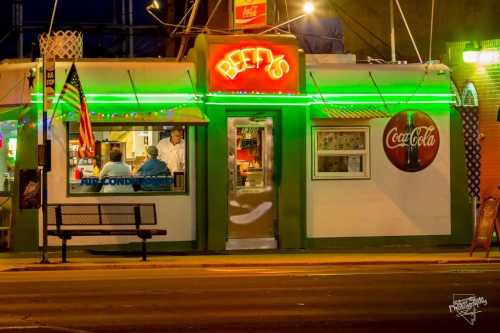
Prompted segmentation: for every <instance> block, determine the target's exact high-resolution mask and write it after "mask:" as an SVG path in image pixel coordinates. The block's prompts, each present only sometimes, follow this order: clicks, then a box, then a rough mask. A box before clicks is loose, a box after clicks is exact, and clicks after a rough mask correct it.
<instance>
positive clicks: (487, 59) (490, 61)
mask: <svg viewBox="0 0 500 333" xmlns="http://www.w3.org/2000/svg"><path fill="white" fill-rule="evenodd" d="M499 62H500V54H499V53H498V51H496V50H483V51H481V53H479V64H481V65H494V64H498V63H499Z"/></svg>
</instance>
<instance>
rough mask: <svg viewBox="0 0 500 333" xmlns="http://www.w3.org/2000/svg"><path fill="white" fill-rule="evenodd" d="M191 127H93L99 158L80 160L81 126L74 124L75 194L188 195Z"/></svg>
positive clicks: (71, 177) (71, 152) (70, 177)
mask: <svg viewBox="0 0 500 333" xmlns="http://www.w3.org/2000/svg"><path fill="white" fill-rule="evenodd" d="M186 130H187V127H186V126H170V125H161V126H133V125H113V126H103V125H96V124H94V125H93V131H94V137H95V141H96V157H95V158H79V157H78V148H79V141H78V137H79V123H69V125H68V134H69V135H68V180H69V192H70V194H91V193H108V194H114V195H130V194H133V193H136V194H147V193H157V194H161V193H169V192H176V193H185V192H186V191H187V184H186V179H187V160H186V158H187V157H186V156H187V152H186V147H187V137H186V135H187V131H186Z"/></svg>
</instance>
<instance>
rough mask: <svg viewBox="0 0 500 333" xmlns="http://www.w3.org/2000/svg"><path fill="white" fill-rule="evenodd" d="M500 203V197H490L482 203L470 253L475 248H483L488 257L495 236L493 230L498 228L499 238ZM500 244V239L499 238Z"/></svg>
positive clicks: (470, 253)
mask: <svg viewBox="0 0 500 333" xmlns="http://www.w3.org/2000/svg"><path fill="white" fill-rule="evenodd" d="M499 205H500V201H499V199H496V198H492V197H490V198H488V199H486V200H485V201H483V203H482V204H481V208H480V210H479V219H478V221H477V224H476V230H475V232H474V238H473V239H472V244H471V247H470V251H469V255H470V256H472V252H473V251H474V250H475V249H478V248H482V249H484V250H485V251H486V257H488V256H489V254H490V248H491V239H492V237H493V230H494V229H496V233H497V238H498V233H499V232H500V222H499V220H498V208H499ZM498 242H499V246H500V239H498Z"/></svg>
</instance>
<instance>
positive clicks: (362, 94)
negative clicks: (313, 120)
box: [206, 93, 455, 99]
mask: <svg viewBox="0 0 500 333" xmlns="http://www.w3.org/2000/svg"><path fill="white" fill-rule="evenodd" d="M206 96H208V97H221V98H238V99H239V98H291V99H304V98H308V97H321V96H323V97H377V96H380V95H379V94H378V93H352V94H350V93H342V94H339V93H325V94H307V95H279V94H277V95H267V94H266V95H259V94H253V95H252V94H241V95H237V94H222V93H208V94H206ZM382 96H384V97H386V96H387V97H389V96H390V97H412V96H418V97H453V96H455V95H454V94H452V93H415V94H413V93H386V94H382Z"/></svg>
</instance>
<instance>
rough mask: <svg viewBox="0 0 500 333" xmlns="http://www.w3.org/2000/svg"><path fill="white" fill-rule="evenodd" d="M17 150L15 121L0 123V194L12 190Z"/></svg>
mask: <svg viewBox="0 0 500 333" xmlns="http://www.w3.org/2000/svg"><path fill="white" fill-rule="evenodd" d="M16 150H17V121H15V120H7V121H2V122H0V193H10V192H11V191H12V189H13V184H14V174H15V165H16Z"/></svg>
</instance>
